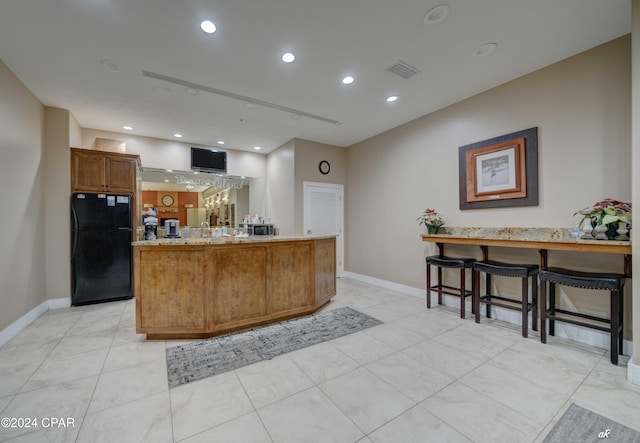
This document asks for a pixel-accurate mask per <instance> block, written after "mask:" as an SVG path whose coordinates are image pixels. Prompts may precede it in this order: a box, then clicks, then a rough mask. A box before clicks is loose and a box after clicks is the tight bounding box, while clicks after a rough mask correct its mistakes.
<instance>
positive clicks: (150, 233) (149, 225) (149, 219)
mask: <svg viewBox="0 0 640 443" xmlns="http://www.w3.org/2000/svg"><path fill="white" fill-rule="evenodd" d="M142 224H143V225H144V239H145V240H155V239H156V238H158V216H157V215H156V211H154V210H153V208H149V210H148V211H147V212H145V214H144V215H143V216H142Z"/></svg>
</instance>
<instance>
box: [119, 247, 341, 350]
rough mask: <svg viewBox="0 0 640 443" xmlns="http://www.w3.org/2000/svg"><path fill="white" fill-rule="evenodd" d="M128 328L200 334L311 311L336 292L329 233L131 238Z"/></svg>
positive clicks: (159, 334)
mask: <svg viewBox="0 0 640 443" xmlns="http://www.w3.org/2000/svg"><path fill="white" fill-rule="evenodd" d="M132 246H133V276H134V294H135V300H136V331H137V332H138V333H144V334H147V338H148V339H167V338H169V339H173V338H176V339H194V338H206V337H211V336H214V335H218V334H223V333H227V332H230V331H234V330H238V329H245V328H251V327H254V326H257V325H261V324H266V323H271V322H275V321H280V320H284V319H287V318H292V317H298V316H302V315H307V314H311V313H313V312H315V311H316V310H318V309H319V308H320V307H321V306H323V305H324V304H325V303H327V302H329V300H330V299H331V297H333V296H334V295H335V294H336V252H335V236H264V237H261V236H260V237H216V238H161V239H158V240H145V241H137V242H133V243H132Z"/></svg>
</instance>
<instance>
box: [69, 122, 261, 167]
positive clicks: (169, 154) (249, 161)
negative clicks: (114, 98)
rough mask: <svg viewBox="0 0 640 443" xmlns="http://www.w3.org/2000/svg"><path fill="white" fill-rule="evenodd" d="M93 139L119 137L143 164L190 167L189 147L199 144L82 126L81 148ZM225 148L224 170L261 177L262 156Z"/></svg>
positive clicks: (88, 145) (91, 146)
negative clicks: (225, 164)
mask: <svg viewBox="0 0 640 443" xmlns="http://www.w3.org/2000/svg"><path fill="white" fill-rule="evenodd" d="M96 138H105V139H110V140H120V141H123V142H125V143H126V149H127V154H136V155H139V156H140V161H141V162H142V166H143V167H147V168H162V169H178V170H182V171H189V170H190V169H191V150H190V148H191V146H195V147H201V145H196V144H190V143H182V142H176V141H171V140H161V139H158V138H151V137H140V136H137V135H131V134H122V133H119V132H107V131H100V130H97V129H86V128H83V129H82V146H79V147H82V148H87V149H91V148H93V146H94V142H95V139H96ZM226 151H227V173H228V174H229V175H244V176H247V177H264V176H265V174H266V156H265V155H263V154H256V153H253V152H244V151H234V150H231V149H229V150H226Z"/></svg>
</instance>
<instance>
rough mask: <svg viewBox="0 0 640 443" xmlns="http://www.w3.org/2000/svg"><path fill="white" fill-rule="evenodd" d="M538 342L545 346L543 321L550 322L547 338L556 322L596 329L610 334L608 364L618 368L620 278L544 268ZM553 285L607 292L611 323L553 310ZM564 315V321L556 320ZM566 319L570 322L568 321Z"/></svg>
mask: <svg viewBox="0 0 640 443" xmlns="http://www.w3.org/2000/svg"><path fill="white" fill-rule="evenodd" d="M539 278H540V341H541V342H542V343H546V342H547V333H546V324H545V319H547V318H548V319H549V335H555V322H556V321H563V322H565V323H571V324H574V325H578V326H584V327H586V328H591V329H597V330H599V331H605V332H609V333H610V338H611V363H613V364H614V365H617V364H618V354H622V322H623V318H624V313H623V306H624V303H623V301H624V300H623V299H624V282H625V276H624V275H622V274H608V273H599V272H579V271H573V270H570V269H563V268H544V269H542V270H541V271H540V276H539ZM547 282H549V309H547V306H546V304H547V297H546V295H547ZM556 284H558V285H564V286H572V287H574V288H585V289H594V290H601V291H610V294H611V295H610V304H611V316H610V319H607V318H602V317H595V316H592V315H587V314H581V313H578V312H571V311H566V310H564V309H558V308H556ZM556 314H563V315H564V316H565V317H558V316H557V315H556ZM567 317H569V318H567ZM571 317H578V318H584V319H588V320H591V321H595V322H599V323H604V324H607V325H609V326H608V327H607V326H601V325H598V324H593V323H587V322H584V321H580V320H573V319H572V318H571Z"/></svg>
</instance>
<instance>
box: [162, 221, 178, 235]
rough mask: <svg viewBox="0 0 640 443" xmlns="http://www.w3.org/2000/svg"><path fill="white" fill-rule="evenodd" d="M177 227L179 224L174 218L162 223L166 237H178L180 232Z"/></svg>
mask: <svg viewBox="0 0 640 443" xmlns="http://www.w3.org/2000/svg"><path fill="white" fill-rule="evenodd" d="M179 227H180V222H179V220H177V219H175V218H170V219H168V220H165V221H164V229H165V231H166V232H167V234H166V235H167V237H180V231H178V228H179Z"/></svg>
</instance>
